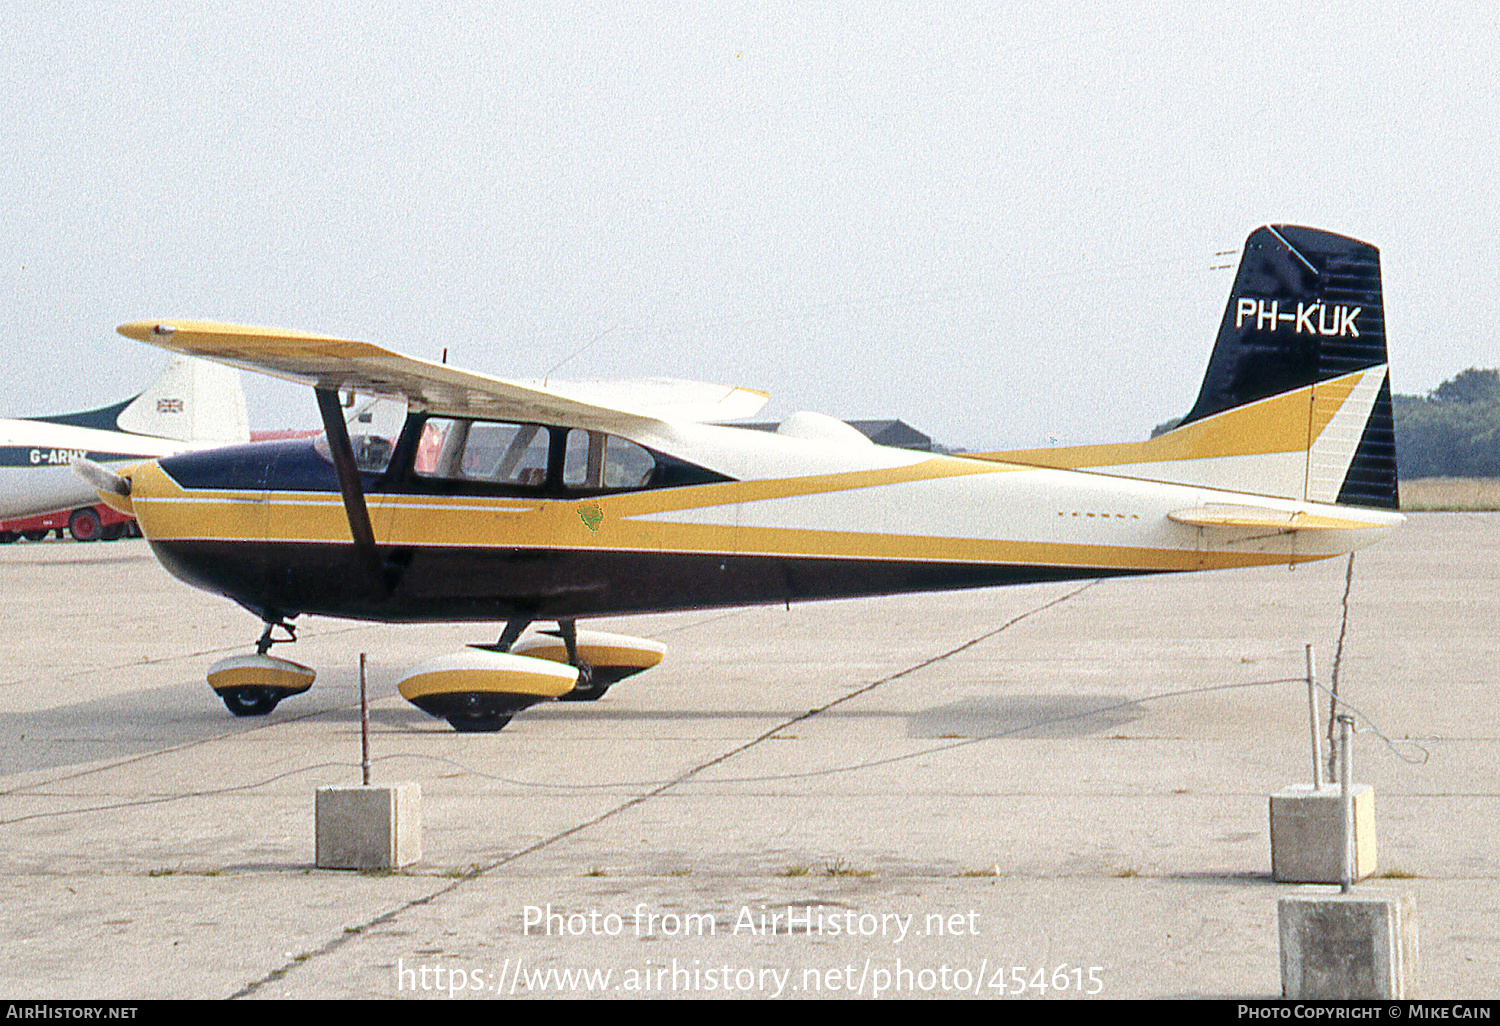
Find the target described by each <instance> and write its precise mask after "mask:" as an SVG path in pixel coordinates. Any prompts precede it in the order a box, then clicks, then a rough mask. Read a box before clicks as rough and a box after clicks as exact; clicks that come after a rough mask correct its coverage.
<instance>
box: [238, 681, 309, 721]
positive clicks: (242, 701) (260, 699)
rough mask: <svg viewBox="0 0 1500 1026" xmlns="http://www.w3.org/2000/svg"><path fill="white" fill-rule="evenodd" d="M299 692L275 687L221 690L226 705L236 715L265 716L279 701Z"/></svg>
mask: <svg viewBox="0 0 1500 1026" xmlns="http://www.w3.org/2000/svg"><path fill="white" fill-rule="evenodd" d="M296 693H297V692H295V691H288V690H286V689H284V688H273V687H253V686H252V687H239V688H225V689H224V690H223V691H220V692H219V697H220V698H222V699H223V700H224V705H225V706H226V707H228V709H229V711H230V712H232V713H234V714H235V715H236V716H265V715H267V714H268V713H270V711H271V710H272V709H275V708H276V705H277V703H278V702H280V701H281V700H282V699H283V698H287V697H288V696H290V695H295V694H296Z"/></svg>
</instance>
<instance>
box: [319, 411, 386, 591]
mask: <svg viewBox="0 0 1500 1026" xmlns="http://www.w3.org/2000/svg"><path fill="white" fill-rule="evenodd" d="M313 391H314V392H315V393H317V396H318V412H319V413H321V414H322V415H323V430H324V431H325V432H327V434H328V451H329V453H330V454H331V455H332V456H333V469H334V471H335V472H336V473H337V474H338V477H339V492H340V493H341V494H342V495H343V496H344V514H345V515H346V516H347V517H348V518H349V533H350V535H352V536H353V538H354V552H355V556H356V557H357V558H358V560H359V562H360V563H361V565H362V566H363V567H364V570H365V572H366V573H367V574H368V575H369V578H370V581H371V583H372V584H374V585H375V586H376V588H377V589H378V590H379V593H380V595H381V596H382V597H384V595H385V593H386V590H387V589H386V585H385V574H384V573H383V572H382V571H381V566H380V551H379V550H378V549H377V548H376V547H375V531H374V529H373V528H372V527H371V526H370V511H369V509H368V508H366V506H365V493H364V489H363V488H362V487H361V485H360V483H359V467H358V466H356V465H355V463H354V446H352V445H351V444H349V428H348V426H347V425H345V423H344V413H343V408H342V407H340V406H339V395H338V391H337V390H336V389H332V388H315V389H314V390H313Z"/></svg>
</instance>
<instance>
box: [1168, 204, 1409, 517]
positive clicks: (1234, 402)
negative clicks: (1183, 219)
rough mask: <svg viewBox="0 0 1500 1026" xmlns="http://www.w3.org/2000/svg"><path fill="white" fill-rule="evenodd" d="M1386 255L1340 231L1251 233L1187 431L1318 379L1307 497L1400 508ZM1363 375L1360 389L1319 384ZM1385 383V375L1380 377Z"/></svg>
mask: <svg viewBox="0 0 1500 1026" xmlns="http://www.w3.org/2000/svg"><path fill="white" fill-rule="evenodd" d="M1386 367H1387V355H1386V343H1385V308H1384V304H1383V302H1382V298H1381V287H1380V251H1379V250H1377V249H1376V248H1375V247H1374V246H1371V245H1369V244H1368V243H1364V242H1360V241H1359V240H1357V239H1351V238H1348V237H1347V236H1343V235H1335V234H1333V233H1332V232H1325V231H1319V230H1317V229H1315V228H1303V227H1299V226H1296V225H1267V226H1265V227H1262V228H1257V229H1256V230H1255V231H1254V232H1252V233H1251V234H1250V237H1249V238H1248V239H1246V240H1245V248H1244V251H1243V254H1242V256H1241V258H1240V266H1239V271H1238V273H1237V274H1236V275H1235V280H1234V288H1233V290H1232V291H1231V293H1230V299H1229V303H1228V304H1227V306H1226V307H1225V309H1224V319H1223V321H1222V322H1221V324H1220V326H1219V337H1218V339H1217V341H1216V342H1215V344H1214V351H1213V355H1212V356H1211V357H1210V358H1209V363H1208V371H1207V373H1206V374H1205V375H1204V379H1203V386H1202V389H1201V390H1200V391H1199V393H1198V401H1197V402H1196V403H1194V405H1193V408H1192V410H1191V411H1190V412H1189V413H1188V415H1187V416H1186V417H1184V418H1183V420H1182V425H1181V426H1186V425H1188V424H1191V423H1193V422H1195V421H1198V420H1202V419H1204V418H1206V417H1211V416H1213V415H1215V414H1218V413H1222V412H1224V411H1226V410H1231V409H1234V408H1237V407H1241V406H1245V405H1248V404H1250V403H1253V402H1257V401H1259V400H1261V399H1266V398H1269V397H1271V396H1274V395H1280V394H1283V393H1286V392H1292V391H1295V390H1297V389H1301V388H1307V387H1309V386H1311V392H1312V404H1311V406H1312V408H1311V409H1310V411H1309V430H1310V432H1311V431H1312V429H1313V428H1314V426H1317V427H1319V428H1320V430H1318V431H1317V433H1316V435H1310V437H1309V439H1308V457H1307V473H1306V485H1305V494H1304V496H1303V497H1304V498H1307V499H1312V500H1315V501H1321V502H1338V503H1340V504H1343V505H1353V506H1371V507H1377V508H1383V509H1395V508H1396V507H1397V505H1398V494H1397V491H1398V485H1397V471H1396V433H1395V426H1394V422H1393V420H1392V417H1391V390H1390V380H1389V376H1388V375H1387V374H1386ZM1356 374H1358V375H1359V377H1358V379H1357V383H1356V384H1355V386H1354V388H1353V389H1352V391H1351V392H1348V393H1343V394H1338V395H1337V408H1336V409H1330V408H1326V407H1327V405H1328V404H1329V403H1330V402H1333V401H1334V396H1333V395H1330V394H1329V393H1330V392H1332V393H1335V394H1337V393H1339V392H1341V391H1342V390H1341V389H1327V388H1322V387H1320V386H1321V385H1323V384H1324V383H1328V382H1333V381H1335V380H1342V381H1348V380H1349V379H1350V378H1351V376H1353V375H1356ZM1377 378H1378V380H1377Z"/></svg>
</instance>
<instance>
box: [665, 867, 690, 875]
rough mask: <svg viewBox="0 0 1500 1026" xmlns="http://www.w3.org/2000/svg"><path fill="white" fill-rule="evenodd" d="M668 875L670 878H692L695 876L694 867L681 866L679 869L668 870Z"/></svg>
mask: <svg viewBox="0 0 1500 1026" xmlns="http://www.w3.org/2000/svg"><path fill="white" fill-rule="evenodd" d="M667 875H668V876H692V875H693V867H692V866H680V867H678V868H677V869H669V870H667Z"/></svg>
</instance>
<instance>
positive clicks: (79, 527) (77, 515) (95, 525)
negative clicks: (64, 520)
mask: <svg viewBox="0 0 1500 1026" xmlns="http://www.w3.org/2000/svg"><path fill="white" fill-rule="evenodd" d="M103 530H104V525H103V524H101V523H100V522H99V514H98V513H95V512H94V511H93V510H92V509H75V510H74V511H73V515H72V516H70V517H69V518H68V533H69V534H71V535H72V536H73V540H74V541H81V542H91V541H98V540H99V535H100V534H101V533H102V532H103Z"/></svg>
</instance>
